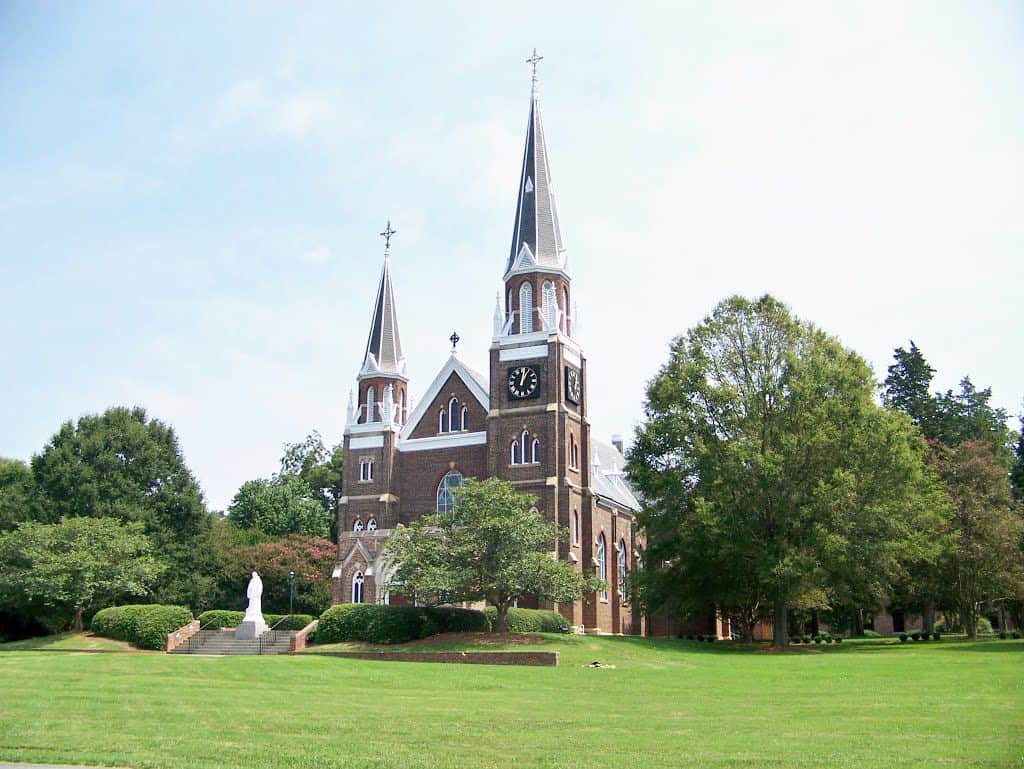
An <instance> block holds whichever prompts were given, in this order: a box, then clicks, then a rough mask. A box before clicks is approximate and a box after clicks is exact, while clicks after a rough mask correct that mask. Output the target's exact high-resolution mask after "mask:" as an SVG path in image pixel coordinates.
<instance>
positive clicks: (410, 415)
mask: <svg viewBox="0 0 1024 769" xmlns="http://www.w3.org/2000/svg"><path fill="white" fill-rule="evenodd" d="M539 59H540V57H538V56H537V55H536V52H534V55H533V57H531V58H530V59H529V60H528V62H530V63H532V64H533V80H532V86H531V93H530V109H529V118H528V121H527V127H526V138H525V147H524V150H523V162H522V170H521V172H520V175H519V187H518V193H517V195H516V207H515V223H514V228H513V235H512V243H511V247H510V249H509V252H508V257H507V259H505V260H504V273H503V282H504V289H505V290H504V292H503V295H502V296H499V298H498V300H497V303H496V307H495V311H494V319H493V324H494V333H493V337H492V340H491V345H490V350H489V366H488V369H489V370H488V372H487V374H486V375H484V374H482V373H480V372H477V371H474V370H473V369H472V368H470V367H469V366H467V365H466V364H465V363H464V362H463V361H462V360H461V359H460V358H459V356H458V354H457V352H456V343H457V341H458V337H457V336H456V335H454V334H453V336H452V351H451V354H450V356H449V357H448V359H447V360H446V361H444V363H443V364H442V366H441V368H440V370H439V371H438V372H437V374H436V375H435V376H434V378H433V380H432V381H431V382H430V384H429V385H428V386H427V387H426V390H425V391H424V392H423V394H422V396H421V397H419V399H418V401H417V402H416V403H415V405H414V404H413V401H412V400H411V399H410V391H409V384H410V377H409V374H408V372H407V370H406V365H405V358H404V356H403V353H402V342H401V336H400V333H399V322H398V317H399V313H398V306H397V302H396V295H395V290H394V285H393V274H392V266H391V259H390V238H391V235H392V234H393V233H394V230H392V229H391V225H390V222H389V223H388V227H387V229H386V230H385V231H384V232H383V233H382V235H383V236H384V237H385V248H384V265H383V268H382V270H381V274H380V282H379V284H378V287H377V292H376V297H375V298H374V300H373V314H372V315H371V317H370V323H369V336H368V339H367V343H366V351H365V354H364V357H363V361H362V366H361V367H360V369H359V372H358V375H357V378H356V379H357V386H356V388H355V394H354V395H352V394H350V397H349V404H348V409H347V418H346V424H345V431H344V441H343V443H344V454H345V466H344V479H343V496H342V497H341V499H340V501H339V505H338V532H339V534H338V562H337V564H336V565H335V568H334V570H333V573H332V600H333V602H334V603H362V602H370V603H395V604H397V603H402V602H405V599H404V598H403V597H402V596H399V595H392V594H391V593H390V591H389V589H388V586H389V581H390V579H391V577H392V576H393V574H394V571H395V564H393V563H390V562H389V560H388V553H387V541H388V537H389V536H390V534H391V531H392V530H393V529H394V527H395V526H397V525H398V524H408V523H410V522H412V521H415V520H417V519H419V518H420V517H422V516H424V515H428V514H432V513H435V512H446V511H448V510H450V509H451V507H452V502H453V495H452V490H453V489H455V488H457V487H459V486H460V485H462V482H463V479H465V478H467V477H472V478H487V477H492V476H493V477H497V478H501V479H503V480H506V481H509V482H510V483H512V484H513V485H514V486H515V488H516V490H517V491H519V492H522V493H528V494H531V495H533V496H534V497H536V500H537V503H536V504H537V509H538V510H540V511H541V512H542V513H543V514H544V515H545V516H546V517H547V518H548V519H549V520H551V521H554V522H556V523H557V524H558V526H559V527H560V528H562V529H563V530H566V531H567V532H568V538H567V540H566V541H563V542H561V543H560V544H559V545H558V553H557V555H558V557H559V558H561V559H564V560H567V561H569V562H571V563H573V564H574V565H575V568H576V569H578V570H581V571H584V570H585V571H588V572H590V573H592V574H596V575H597V576H598V578H600V579H601V580H602V581H603V583H604V585H605V588H604V589H603V590H600V591H597V592H596V593H594V594H593V595H590V596H587V597H585V599H584V600H583V601H578V602H576V603H573V604H557V605H552V604H550V603H543V602H542V603H538V602H537V601H525V600H524V601H520V605H521V606H532V607H537V608H554V609H556V610H557V611H559V612H561V614H562V615H563V616H564V617H565V618H566V620H567V622H568V624H569V625H570V626H572V627H573V628H574V629H576V630H580V629H582V630H583V631H584V632H588V633H589V632H595V633H624V634H641V633H643V632H644V624H645V623H644V619H643V617H642V616H641V615H640V613H639V612H638V611H637V610H635V609H634V607H633V606H632V605H631V604H630V601H629V592H628V590H627V583H628V579H629V574H630V573H631V572H632V571H633V570H634V569H636V568H638V567H639V566H640V564H641V558H642V552H643V541H642V536H641V535H640V534H639V533H638V532H637V530H636V525H635V521H634V516H635V513H636V512H637V511H638V510H639V507H640V504H639V502H638V501H637V498H636V496H635V494H634V492H633V490H632V489H631V488H630V486H629V483H628V481H627V479H626V476H625V470H624V466H625V458H624V456H623V453H622V452H623V447H622V441H621V439H617V438H614V437H613V439H612V441H611V443H604V442H602V441H600V440H599V439H597V438H596V437H594V436H593V435H592V433H593V430H592V428H591V425H590V421H589V419H588V416H587V390H588V388H587V359H586V356H585V354H584V352H583V350H582V348H581V347H580V345H579V342H578V340H577V338H576V335H575V329H574V322H575V304H574V297H573V286H572V273H571V270H570V267H569V260H568V257H567V255H566V252H565V249H564V248H563V246H562V234H561V231H560V229H559V224H558V213H557V211H556V209H555V195H554V191H553V189H552V183H551V172H550V168H549V159H548V149H547V145H546V142H545V138H544V128H543V124H542V121H541V113H540V100H539V95H538V89H537V75H536V65H537V62H538V61H539ZM500 264H501V262H500V261H498V260H496V262H495V271H496V272H497V269H499V267H500ZM399 282H400V281H399ZM357 285H358V283H357Z"/></svg>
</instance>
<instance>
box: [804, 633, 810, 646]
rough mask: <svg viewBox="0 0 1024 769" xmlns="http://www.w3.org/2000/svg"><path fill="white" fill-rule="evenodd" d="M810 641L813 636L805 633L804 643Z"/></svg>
mask: <svg viewBox="0 0 1024 769" xmlns="http://www.w3.org/2000/svg"><path fill="white" fill-rule="evenodd" d="M810 642H811V637H810V636H809V635H805V636H804V643H805V644H809V643H810Z"/></svg>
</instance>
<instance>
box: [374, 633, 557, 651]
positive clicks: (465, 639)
mask: <svg viewBox="0 0 1024 769" xmlns="http://www.w3.org/2000/svg"><path fill="white" fill-rule="evenodd" d="M543 642H544V637H543V636H540V635H535V634H533V633H438V634H437V635H432V636H430V637H428V638H421V639H419V640H418V641H409V643H404V644H396V645H395V647H393V648H402V649H412V648H415V647H417V646H434V645H436V644H473V645H474V646H530V645H532V644H539V643H543Z"/></svg>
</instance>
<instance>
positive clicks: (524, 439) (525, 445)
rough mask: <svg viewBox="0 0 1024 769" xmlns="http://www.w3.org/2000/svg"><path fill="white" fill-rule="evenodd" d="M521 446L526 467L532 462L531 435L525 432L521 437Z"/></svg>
mask: <svg viewBox="0 0 1024 769" xmlns="http://www.w3.org/2000/svg"><path fill="white" fill-rule="evenodd" d="M519 446H520V448H521V449H522V450H523V457H522V459H523V464H524V465H525V464H526V463H527V462H529V461H530V434H529V433H528V432H526V430H523V432H522V434H521V435H520V436H519Z"/></svg>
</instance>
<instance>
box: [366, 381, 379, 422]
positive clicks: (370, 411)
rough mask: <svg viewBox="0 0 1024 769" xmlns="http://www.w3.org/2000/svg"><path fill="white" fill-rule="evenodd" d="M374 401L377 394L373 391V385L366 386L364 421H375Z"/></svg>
mask: <svg viewBox="0 0 1024 769" xmlns="http://www.w3.org/2000/svg"><path fill="white" fill-rule="evenodd" d="M376 401H377V394H376V392H375V391H374V389H373V387H367V388H366V421H367V422H376V421H377V413H376V406H377V404H376Z"/></svg>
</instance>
